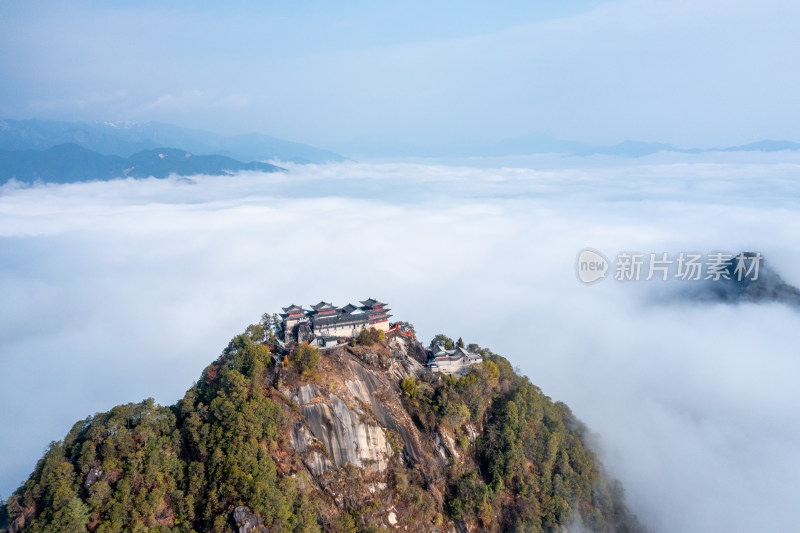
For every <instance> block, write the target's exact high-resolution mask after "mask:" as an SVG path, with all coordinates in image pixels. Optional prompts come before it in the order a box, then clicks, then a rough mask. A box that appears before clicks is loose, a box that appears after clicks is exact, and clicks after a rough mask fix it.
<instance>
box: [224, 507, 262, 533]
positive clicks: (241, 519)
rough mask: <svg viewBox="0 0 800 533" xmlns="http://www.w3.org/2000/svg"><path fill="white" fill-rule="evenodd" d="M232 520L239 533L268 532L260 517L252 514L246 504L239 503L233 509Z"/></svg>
mask: <svg viewBox="0 0 800 533" xmlns="http://www.w3.org/2000/svg"><path fill="white" fill-rule="evenodd" d="M233 521H234V522H236V526H237V527H238V528H239V533H251V532H254V533H269V529H267V528H266V527H265V526H264V522H263V521H262V520H261V518H259V517H258V516H256V515H255V514H253V511H252V510H251V509H250V508H249V507H247V506H246V505H240V506H238V507H237V508H235V509H234V510H233Z"/></svg>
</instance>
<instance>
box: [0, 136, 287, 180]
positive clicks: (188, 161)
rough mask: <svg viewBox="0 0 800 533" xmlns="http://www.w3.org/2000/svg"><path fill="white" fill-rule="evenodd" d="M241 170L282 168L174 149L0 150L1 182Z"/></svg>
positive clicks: (68, 145)
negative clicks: (120, 152)
mask: <svg viewBox="0 0 800 533" xmlns="http://www.w3.org/2000/svg"><path fill="white" fill-rule="evenodd" d="M242 170H256V171H261V172H275V171H278V170H283V169H282V168H281V167H278V166H275V165H271V164H269V163H262V162H258V161H254V162H250V163H242V162H241V161H237V160H235V159H232V158H230V157H227V156H223V155H193V154H191V153H190V152H187V151H185V150H178V149H175V148H158V149H154V150H142V151H141V152H137V153H135V154H133V155H131V156H129V157H120V156H117V155H105V154H100V153H97V152H94V151H92V150H88V149H86V148H84V147H82V146H78V145H77V144H74V143H65V144H60V145H58V146H54V147H51V148H48V149H46V150H0V182H4V181H8V180H10V179H12V178H13V179H16V180H17V181H24V182H31V181H36V180H41V181H44V182H51V183H71V182H77V181H91V180H108V179H115V178H124V177H134V178H144V177H150V176H152V177H156V178H166V177H167V176H169V175H170V174H177V175H179V176H190V175H197V174H207V175H213V176H218V175H225V174H231V173H234V172H238V171H242Z"/></svg>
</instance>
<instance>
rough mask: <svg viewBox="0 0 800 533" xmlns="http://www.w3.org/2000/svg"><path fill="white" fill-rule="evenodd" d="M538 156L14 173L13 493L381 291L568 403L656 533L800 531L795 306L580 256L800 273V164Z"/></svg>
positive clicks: (4, 356) (408, 315) (1, 288)
mask: <svg viewBox="0 0 800 533" xmlns="http://www.w3.org/2000/svg"><path fill="white" fill-rule="evenodd" d="M521 164H524V165H526V166H528V168H510V167H503V166H499V165H498V164H497V162H491V161H489V162H487V161H472V162H470V163H469V164H468V165H464V164H462V165H452V164H448V165H444V164H438V163H437V164H432V163H430V162H405V163H373V164H369V163H355V162H347V163H341V164H331V165H322V166H319V165H305V166H303V165H298V166H295V165H289V166H288V167H287V168H288V171H287V172H285V173H276V174H261V173H243V174H238V175H235V176H230V177H203V176H201V177H192V178H177V177H173V178H170V179H166V180H156V179H144V180H117V181H110V182H94V183H81V184H71V185H58V186H51V185H41V184H40V185H35V186H32V187H31V186H22V185H20V184H15V183H10V184H6V185H5V186H2V187H0V294H2V300H0V301H2V304H1V305H0V405H2V409H0V427H2V428H3V430H2V431H0V496H4V497H8V495H9V494H10V493H11V492H12V491H13V490H14V489H15V488H16V487H17V486H18V485H19V483H21V482H22V481H23V480H24V479H26V477H27V476H28V475H29V473H30V472H31V471H32V470H33V467H34V465H35V462H36V460H37V459H38V458H39V457H40V456H41V454H42V452H43V451H44V449H45V447H46V446H47V444H48V443H49V442H50V441H52V440H58V439H60V438H62V437H63V436H64V434H65V433H66V432H67V431H68V430H69V428H70V427H71V425H72V424H73V423H74V422H75V421H76V420H79V419H82V418H85V417H86V416H88V415H91V414H93V413H95V412H98V411H105V410H108V409H110V408H111V407H113V406H114V405H116V404H119V403H126V402H132V401H140V400H142V399H144V398H146V397H154V398H155V399H156V400H157V401H158V402H160V403H162V404H172V403H174V402H175V401H176V400H177V399H179V398H180V397H181V396H182V394H183V393H184V392H185V391H186V389H188V388H189V387H190V386H191V385H192V383H193V381H194V380H195V379H197V377H198V376H199V375H200V372H201V371H202V369H203V368H204V367H205V366H206V365H207V364H208V363H209V362H211V361H212V360H213V359H215V358H216V357H217V355H218V354H219V353H220V351H221V350H222V349H223V348H224V347H225V345H226V344H227V341H228V340H229V339H230V338H231V337H232V336H233V335H234V334H236V333H238V332H241V331H243V330H244V328H245V327H246V326H247V324H249V323H253V322H256V321H257V320H258V319H259V317H260V316H261V314H262V313H263V312H265V311H269V312H274V311H279V308H280V307H282V306H286V305H288V304H291V303H297V304H303V305H306V306H307V305H309V304H311V303H316V302H318V301H319V300H321V299H324V300H326V301H332V302H334V303H335V304H337V305H344V304H345V303H347V302H352V301H356V300H363V299H366V298H368V297H374V298H378V299H380V300H382V301H386V302H388V303H389V304H390V307H391V308H392V313H393V315H394V316H395V317H396V318H397V319H402V320H408V321H410V322H412V323H414V324H415V326H416V328H417V332H418V333H419V336H420V338H421V339H422V340H423V341H424V342H427V341H428V340H429V339H430V338H431V337H432V336H433V335H434V334H436V333H439V332H442V333H446V334H448V335H450V336H452V337H459V336H461V337H463V338H464V340H465V341H466V342H476V343H478V344H480V345H482V346H486V347H489V348H491V349H492V350H493V351H495V352H497V353H500V354H502V355H504V356H506V357H507V358H509V359H510V360H511V361H512V363H513V364H514V365H516V366H518V367H519V368H520V369H521V371H522V372H524V373H525V374H526V375H528V376H529V377H530V379H531V380H532V381H533V383H535V384H537V385H538V386H540V387H541V388H542V389H543V390H544V392H545V393H546V394H548V395H550V396H551V397H552V398H554V399H556V400H562V401H564V402H566V403H567V404H568V405H569V406H570V407H571V408H572V409H573V411H574V412H575V414H576V415H577V416H578V417H579V418H580V419H582V420H583V421H584V422H586V423H587V425H588V426H589V427H590V429H591V430H592V431H593V432H594V433H595V434H596V444H595V446H596V449H597V450H598V451H599V453H600V454H601V456H602V458H603V460H604V462H605V464H606V466H607V468H608V470H609V471H610V473H611V474H612V475H613V476H615V477H617V478H619V479H621V480H622V482H623V484H624V486H625V488H626V490H627V495H628V502H629V504H630V506H631V507H632V509H633V510H634V511H635V512H636V513H637V514H638V515H639V516H640V518H641V519H642V521H643V522H645V523H646V524H648V525H649V526H650V527H651V528H652V529H653V530H654V531H658V532H668V531H684V532H708V531H730V532H739V531H741V532H749V531H782V530H789V529H791V528H792V527H793V525H794V524H795V523H796V520H795V518H794V513H793V512H792V509H793V507H794V494H795V490H794V489H795V488H796V487H797V486H798V484H800V410H798V409H797V402H798V400H800V392H798V388H797V383H796V382H797V376H798V375H800V359H798V357H797V349H796V346H797V336H798V333H797V332H798V328H797V327H796V324H797V323H798V319H800V316H799V315H798V313H797V312H796V311H794V310H792V309H790V308H788V307H785V306H782V305H780V304H762V305H734V306H731V305H721V304H720V305H716V304H707V303H706V304H697V303H694V304H691V303H675V301H672V300H669V299H667V298H664V299H663V300H662V299H661V298H660V297H653V295H654V294H655V295H661V294H666V293H668V292H669V291H670V290H671V287H673V286H675V287H676V288H677V287H679V286H681V282H680V281H676V280H673V281H667V282H658V281H651V282H647V283H646V282H638V283H636V282H631V283H622V282H617V281H615V280H613V279H607V280H605V281H602V282H600V283H597V284H595V285H592V286H586V285H582V284H581V283H579V282H578V281H577V278H576V274H575V259H576V255H577V253H578V251H579V250H580V249H582V248H584V247H592V248H595V249H597V250H600V251H602V252H603V253H605V254H606V255H607V256H609V257H612V258H613V256H614V255H615V254H616V253H617V252H619V251H623V250H635V251H641V252H645V253H646V252H667V253H670V254H677V253H678V252H681V251H702V252H710V251H715V250H728V251H731V252H737V251H739V250H753V251H760V252H761V253H762V254H764V256H765V257H767V258H768V260H769V261H770V264H771V265H772V267H774V268H775V269H776V270H777V271H778V272H779V273H780V274H781V275H782V276H783V277H784V279H786V280H787V281H788V282H790V283H793V284H795V285H799V284H800V268H798V265H800V248H798V246H797V244H798V241H797V238H798V237H797V236H798V235H799V234H800V195H798V187H797V179H798V177H799V176H800V158H798V157H797V156H794V155H791V154H786V153H783V154H772V155H757V156H756V155H751V156H747V157H745V156H742V155H737V154H716V155H713V156H708V155H706V156H671V157H665V156H653V157H650V158H645V159H639V160H625V161H618V160H610V159H602V158H601V159H591V160H587V159H584V160H580V161H577V160H576V161H570V160H557V159H549V160H535V159H533V160H528V161H524V162H521ZM658 284H660V285H658ZM681 287H682V286H681ZM656 289H657V290H656Z"/></svg>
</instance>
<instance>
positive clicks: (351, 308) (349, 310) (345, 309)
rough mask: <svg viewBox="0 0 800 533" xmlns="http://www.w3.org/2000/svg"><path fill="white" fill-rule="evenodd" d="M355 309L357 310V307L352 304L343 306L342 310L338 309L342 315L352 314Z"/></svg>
mask: <svg viewBox="0 0 800 533" xmlns="http://www.w3.org/2000/svg"><path fill="white" fill-rule="evenodd" d="M356 309H358V307H356V306H355V305H353V304H347V305H345V306H344V307H342V308H341V309H340V311H341V312H343V313H352V312H353V311H355V310H356Z"/></svg>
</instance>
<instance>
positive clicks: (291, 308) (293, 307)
mask: <svg viewBox="0 0 800 533" xmlns="http://www.w3.org/2000/svg"><path fill="white" fill-rule="evenodd" d="M283 311H284V313H289V311H300V312H301V313H302V312H303V306H302V305H295V304H292V305H290V306H289V307H284V308H283Z"/></svg>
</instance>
